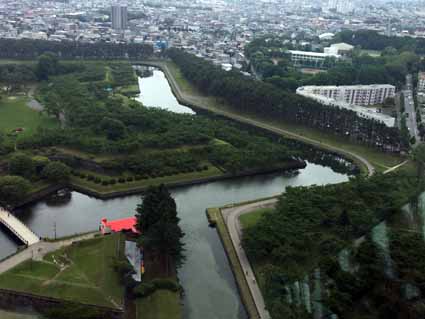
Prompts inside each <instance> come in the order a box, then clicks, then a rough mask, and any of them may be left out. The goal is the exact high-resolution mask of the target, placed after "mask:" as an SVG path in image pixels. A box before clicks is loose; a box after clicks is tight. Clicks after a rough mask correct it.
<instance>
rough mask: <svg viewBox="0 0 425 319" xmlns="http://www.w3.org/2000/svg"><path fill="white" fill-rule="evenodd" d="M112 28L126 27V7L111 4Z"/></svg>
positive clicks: (123, 28)
mask: <svg viewBox="0 0 425 319" xmlns="http://www.w3.org/2000/svg"><path fill="white" fill-rule="evenodd" d="M111 11H112V15H111V20H112V29H115V30H125V29H127V21H128V16H127V7H124V6H120V5H114V6H112V10H111Z"/></svg>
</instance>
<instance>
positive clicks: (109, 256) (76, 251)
mask: <svg viewBox="0 0 425 319" xmlns="http://www.w3.org/2000/svg"><path fill="white" fill-rule="evenodd" d="M123 239H124V237H123V235H121V234H114V235H110V236H106V237H99V238H94V239H90V240H86V241H82V242H78V243H76V244H74V245H71V246H69V247H66V248H62V249H59V250H57V251H55V252H53V253H51V254H48V255H46V256H45V257H44V259H43V260H42V261H31V260H29V261H25V262H23V263H22V264H20V265H18V266H17V267H15V268H13V269H11V270H10V271H8V272H6V273H4V274H3V275H1V276H0V288H3V289H10V290H15V291H21V292H26V293H31V294H35V295H42V296H47V297H52V298H57V299H63V300H67V301H73V302H81V303H85V304H93V305H99V306H106V307H111V308H121V307H122V306H123V300H124V299H123V298H124V287H123V286H122V285H121V281H120V276H119V274H118V273H117V272H115V270H114V267H113V265H114V261H115V260H116V257H117V256H119V257H120V258H123V254H124V251H123V250H124V248H123V244H124V240H123Z"/></svg>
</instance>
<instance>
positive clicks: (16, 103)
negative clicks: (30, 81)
mask: <svg viewBox="0 0 425 319" xmlns="http://www.w3.org/2000/svg"><path fill="white" fill-rule="evenodd" d="M27 102H28V99H27V98H26V97H17V96H3V98H2V99H0V131H2V132H5V133H10V132H11V131H12V130H15V129H17V128H22V129H23V130H24V131H23V132H22V133H19V134H32V133H33V132H35V131H36V130H37V128H39V127H54V126H57V125H58V123H57V121H56V120H55V119H52V118H49V117H48V116H47V115H45V114H42V113H40V112H37V111H35V110H32V109H30V108H29V107H28V105H27Z"/></svg>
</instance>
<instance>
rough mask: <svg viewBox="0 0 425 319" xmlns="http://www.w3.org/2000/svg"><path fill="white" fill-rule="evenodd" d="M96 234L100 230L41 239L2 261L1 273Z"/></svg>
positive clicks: (0, 263) (0, 264) (0, 265)
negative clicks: (58, 238)
mask: <svg viewBox="0 0 425 319" xmlns="http://www.w3.org/2000/svg"><path fill="white" fill-rule="evenodd" d="M96 234H98V232H93V233H89V234H85V235H81V236H76V237H73V238H69V239H64V240H59V241H55V242H48V241H40V242H38V243H37V244H34V245H32V246H29V247H28V248H26V249H24V250H22V251H20V252H18V253H17V254H15V255H13V256H11V257H9V258H7V259H5V260H3V261H2V262H0V274H2V273H4V272H6V271H8V270H10V269H12V268H14V267H16V266H17V265H19V264H20V263H22V262H24V261H26V260H29V259H34V260H42V259H43V257H44V256H45V255H46V254H48V253H51V252H53V251H55V250H58V249H60V248H62V247H66V246H70V245H72V243H74V242H77V241H82V240H86V239H91V238H94V237H95V235H96Z"/></svg>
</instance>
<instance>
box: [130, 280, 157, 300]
mask: <svg viewBox="0 0 425 319" xmlns="http://www.w3.org/2000/svg"><path fill="white" fill-rule="evenodd" d="M155 290H156V287H155V285H154V284H152V283H149V282H148V283H143V284H140V285H138V286H137V287H136V288H134V289H133V293H134V295H135V296H136V297H137V298H142V297H147V296H149V295H151V294H153V293H154V292H155Z"/></svg>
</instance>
